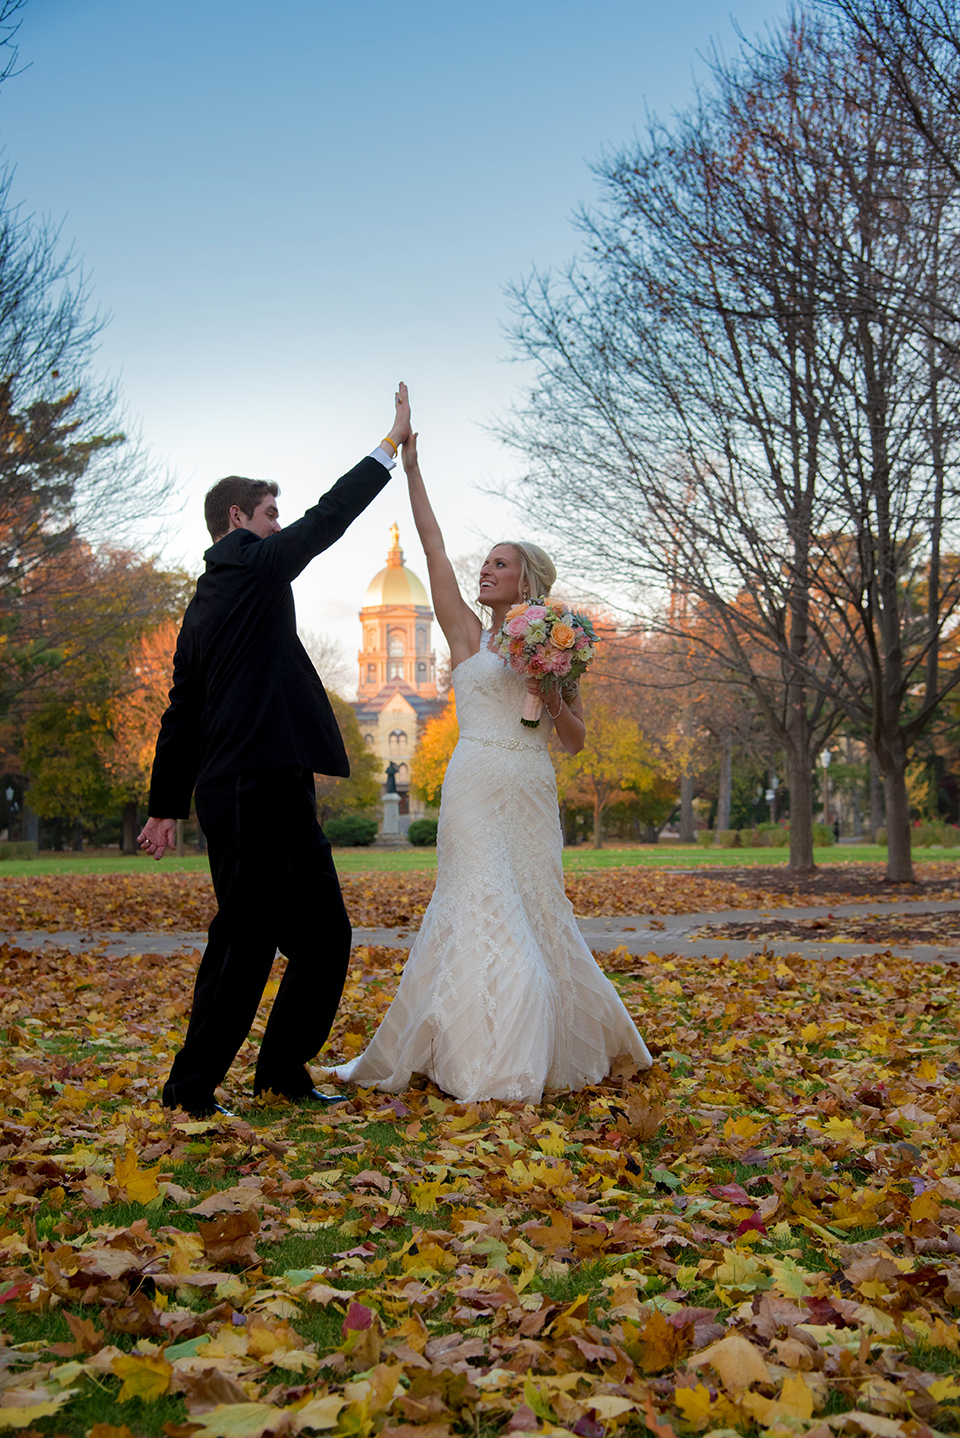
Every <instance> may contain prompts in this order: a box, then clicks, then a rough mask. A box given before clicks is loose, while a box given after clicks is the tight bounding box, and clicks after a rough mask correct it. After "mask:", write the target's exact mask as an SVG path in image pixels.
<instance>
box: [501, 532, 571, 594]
mask: <svg viewBox="0 0 960 1438" xmlns="http://www.w3.org/2000/svg"><path fill="white" fill-rule="evenodd" d="M497 543H498V544H507V545H509V546H510V548H511V549H512V550H514V551H515V552H516V554H517V557H518V558H519V560H520V597H521V599H546V597H547V595H548V594H549V593H550V590H551V589H552V588H553V586H554V585H555V584H556V582H557V567H556V565H555V564H554V562H553V560H552V559H551V558H550V556H549V554H548V553H547V551H546V550H545V549H541V548H540V546H539V544H520V543H518V542H517V540H515V539H500V540H498V541H497ZM493 547H494V549H496V547H497V546H496V545H494V546H493Z"/></svg>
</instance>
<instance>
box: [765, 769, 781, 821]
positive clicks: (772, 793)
mask: <svg viewBox="0 0 960 1438" xmlns="http://www.w3.org/2000/svg"><path fill="white" fill-rule="evenodd" d="M779 787H780V780H779V779H778V778H777V776H776V774H771V775H770V784H769V787H768V789H767V792H766V795H765V797H766V801H767V803H768V804H769V805H770V823H771V824H775V823H776V822H777V790H778V789H779Z"/></svg>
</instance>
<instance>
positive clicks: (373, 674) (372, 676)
mask: <svg viewBox="0 0 960 1438" xmlns="http://www.w3.org/2000/svg"><path fill="white" fill-rule="evenodd" d="M376 682H377V666H376V665H375V664H368V665H367V683H368V684H376Z"/></svg>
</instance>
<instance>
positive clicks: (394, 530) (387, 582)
mask: <svg viewBox="0 0 960 1438" xmlns="http://www.w3.org/2000/svg"><path fill="white" fill-rule="evenodd" d="M390 538H391V539H392V541H393V544H392V546H391V548H390V549H389V550H388V552H387V567H386V569H381V571H380V573H379V574H376V575H374V577H373V579H371V581H370V585H369V587H368V589H367V593H366V598H365V599H364V601H363V607H364V609H369V608H372V607H374V606H375V605H378V604H401V605H411V604H413V605H422V606H423V607H425V608H427V609H429V607H430V600H429V599H428V597H427V591H426V590H425V589H424V587H423V585H422V584H421V583H420V581H419V579H418V578H417V576H416V575H415V574H414V573H413V571H412V570H410V569H407V568H405V566H404V563H403V550H402V549H401V548H400V530H399V529H398V527H397V526H396V524H392V525H391V526H390Z"/></svg>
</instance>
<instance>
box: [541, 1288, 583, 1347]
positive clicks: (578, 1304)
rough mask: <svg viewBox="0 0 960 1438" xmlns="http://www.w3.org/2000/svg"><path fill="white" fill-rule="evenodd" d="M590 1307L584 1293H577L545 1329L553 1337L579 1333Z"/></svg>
mask: <svg viewBox="0 0 960 1438" xmlns="http://www.w3.org/2000/svg"><path fill="white" fill-rule="evenodd" d="M589 1309H590V1298H589V1295H588V1294H586V1293H581V1294H579V1295H578V1296H577V1297H576V1298H575V1299H574V1300H573V1302H572V1303H571V1304H569V1305H568V1306H567V1307H566V1308H565V1309H564V1310H563V1312H562V1313H561V1314H559V1315H558V1316H557V1317H556V1318H555V1319H554V1320H553V1322H552V1323H551V1325H550V1327H549V1328H548V1329H547V1330H546V1331H547V1333H552V1334H553V1335H554V1337H555V1338H563V1337H564V1336H565V1335H566V1334H568V1333H579V1332H580V1330H581V1328H582V1327H583V1325H584V1323H586V1321H587V1314H588V1312H589Z"/></svg>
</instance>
